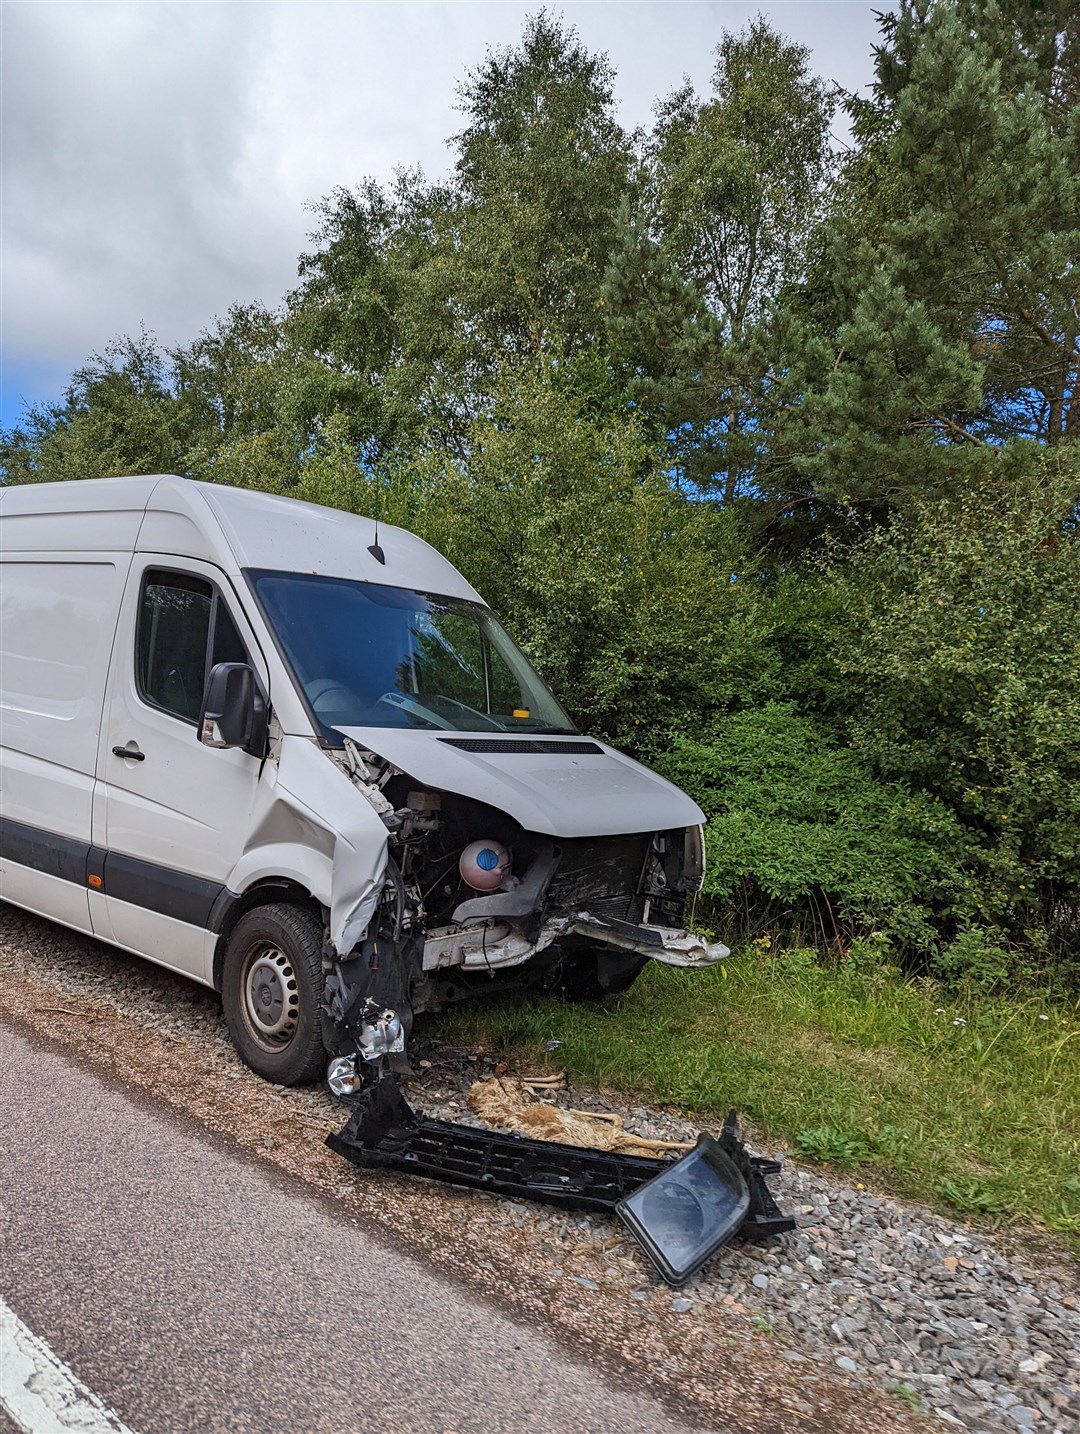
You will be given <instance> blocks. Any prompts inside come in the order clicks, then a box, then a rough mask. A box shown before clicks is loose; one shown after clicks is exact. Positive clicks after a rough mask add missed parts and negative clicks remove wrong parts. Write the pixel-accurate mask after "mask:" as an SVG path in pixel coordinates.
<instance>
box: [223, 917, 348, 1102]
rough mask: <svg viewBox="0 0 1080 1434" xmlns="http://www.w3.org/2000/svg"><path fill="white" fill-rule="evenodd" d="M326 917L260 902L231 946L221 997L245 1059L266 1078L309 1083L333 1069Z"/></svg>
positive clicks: (239, 924)
mask: <svg viewBox="0 0 1080 1434" xmlns="http://www.w3.org/2000/svg"><path fill="white" fill-rule="evenodd" d="M322 946H323V927H322V922H321V921H320V920H319V918H318V917H317V916H316V915H315V913H314V912H313V911H308V910H307V909H306V908H304V907H302V906H286V905H283V904H275V905H272V906H257V907H256V908H255V910H254V911H249V912H248V913H247V915H246V916H242V917H241V918H240V920H239V921H238V922H237V923H236V928H235V930H234V931H233V933H232V935H231V936H230V937H229V944H228V946H227V947H226V950H225V965H224V969H223V970H222V976H221V1003H222V1006H223V1007H224V1010H225V1020H226V1022H227V1024H228V1027H229V1035H230V1037H231V1038H232V1043H233V1045H234V1046H235V1047H236V1049H237V1052H238V1053H239V1055H240V1058H241V1060H242V1061H244V1063H245V1064H246V1065H249V1066H250V1067H251V1069H252V1070H253V1071H255V1072H256V1073H257V1074H258V1075H261V1076H262V1077H263V1078H264V1080H268V1081H273V1082H274V1083H275V1084H277V1085H302V1084H303V1083H304V1082H306V1081H313V1080H318V1079H319V1077H320V1076H322V1075H323V1074H324V1072H325V1069H326V1051H325V1049H324V1048H323V1042H322V1019H321V1015H320V1007H321V1005H322V994H323V973H322Z"/></svg>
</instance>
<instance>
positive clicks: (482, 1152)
mask: <svg viewBox="0 0 1080 1434" xmlns="http://www.w3.org/2000/svg"><path fill="white" fill-rule="evenodd" d="M326 1143H327V1145H329V1147H330V1149H331V1150H334V1151H336V1152H337V1154H339V1155H342V1156H344V1158H345V1159H346V1160H351V1161H352V1162H353V1163H354V1164H356V1165H360V1166H363V1167H364V1168H366V1169H376V1170H387V1169H389V1170H399V1171H404V1172H406V1173H407V1174H410V1175H423V1176H426V1177H427V1178H428V1179H430V1180H441V1181H445V1182H447V1183H449V1184H452V1185H463V1186H468V1187H471V1188H472V1189H475V1190H483V1191H487V1192H488V1193H489V1194H493V1195H501V1196H504V1197H509V1198H516V1199H522V1198H523V1199H528V1200H538V1201H541V1202H544V1203H546V1204H550V1205H558V1206H561V1207H563V1208H566V1209H579V1210H592V1211H595V1212H598V1213H600V1214H605V1215H615V1216H617V1217H618V1218H619V1219H620V1220H621V1221H622V1222H623V1224H624V1225H625V1226H626V1228H627V1230H628V1231H629V1233H630V1234H631V1235H632V1236H633V1237H634V1239H635V1240H636V1241H637V1242H638V1244H639V1245H640V1246H641V1248H642V1250H643V1251H644V1252H645V1254H646V1255H647V1256H648V1258H649V1259H650V1260H651V1261H652V1263H653V1265H654V1266H655V1267H656V1269H657V1271H658V1272H659V1274H660V1276H661V1277H662V1278H663V1279H664V1280H665V1281H666V1282H667V1283H668V1284H669V1285H673V1286H676V1287H677V1286H679V1285H683V1284H685V1283H686V1281H687V1280H688V1279H690V1278H691V1276H693V1275H694V1274H695V1273H696V1272H697V1271H698V1270H699V1269H700V1268H701V1267H702V1265H703V1264H705V1262H706V1261H707V1260H709V1259H710V1258H711V1257H712V1256H713V1255H715V1254H716V1253H717V1252H718V1251H719V1250H720V1249H721V1248H722V1247H723V1246H724V1245H726V1244H727V1243H728V1241H729V1240H731V1239H732V1238H734V1237H735V1236H736V1235H739V1236H741V1237H742V1238H744V1239H751V1240H763V1239H767V1238H768V1237H769V1236H771V1235H779V1234H782V1233H784V1232H786V1231H788V1230H792V1229H794V1228H795V1221H794V1220H793V1219H792V1218H791V1217H790V1216H787V1215H784V1214H782V1213H781V1211H780V1210H779V1209H778V1207H777V1205H776V1202H775V1201H774V1200H773V1197H772V1194H771V1192H770V1190H769V1188H768V1185H767V1184H766V1181H765V1177H766V1176H767V1175H772V1174H775V1173H776V1172H777V1171H778V1170H779V1169H780V1166H779V1164H778V1163H777V1162H776V1161H773V1160H765V1159H762V1158H761V1157H759V1156H756V1155H751V1154H750V1153H749V1152H748V1151H747V1149H746V1147H745V1146H744V1145H743V1143H742V1141H741V1139H740V1138H739V1130H738V1121H737V1119H736V1116H735V1112H734V1111H732V1112H731V1114H730V1115H729V1116H728V1119H727V1121H726V1122H725V1124H724V1127H723V1129H722V1130H721V1132H720V1134H719V1137H714V1136H712V1135H709V1134H705V1133H702V1134H701V1135H699V1137H698V1141H697V1144H696V1145H695V1146H694V1148H693V1150H691V1151H690V1152H689V1153H688V1154H686V1155H683V1156H682V1157H681V1158H680V1159H678V1160H674V1161H672V1160H655V1159H648V1158H645V1157H642V1156H636V1155H622V1154H615V1153H613V1152H611V1151H601V1150H586V1149H582V1148H580V1147H578V1146H573V1145H559V1144H556V1143H554V1142H552V1141H546V1140H531V1139H529V1138H527V1137H525V1136H521V1135H512V1134H504V1133H502V1132H499V1131H494V1130H483V1129H477V1128H475V1127H473V1126H467V1125H457V1124H453V1123H451V1122H449V1121H444V1120H431V1119H429V1118H428V1117H426V1116H424V1115H422V1114H420V1113H419V1112H417V1111H414V1110H413V1109H412V1107H411V1106H410V1105H409V1103H408V1102H407V1101H406V1099H405V1097H404V1096H403V1094H402V1093H401V1090H400V1088H399V1086H398V1083H397V1081H396V1080H395V1079H394V1078H393V1077H392V1076H385V1077H384V1078H383V1079H381V1080H378V1081H376V1082H375V1083H374V1084H373V1085H370V1086H368V1087H367V1088H366V1089H365V1090H363V1091H362V1092H361V1093H360V1095H359V1097H358V1098H357V1100H356V1101H355V1103H354V1105H353V1111H352V1114H351V1115H350V1117H349V1120H348V1122H347V1123H346V1125H345V1126H344V1128H343V1129H342V1130H341V1131H340V1132H339V1133H338V1134H337V1135H330V1136H328V1137H327V1141H326Z"/></svg>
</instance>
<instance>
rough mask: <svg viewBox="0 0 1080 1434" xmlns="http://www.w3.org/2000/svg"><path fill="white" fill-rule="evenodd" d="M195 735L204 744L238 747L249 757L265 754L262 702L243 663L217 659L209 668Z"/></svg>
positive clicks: (252, 678) (249, 670)
mask: <svg viewBox="0 0 1080 1434" xmlns="http://www.w3.org/2000/svg"><path fill="white" fill-rule="evenodd" d="M198 736H199V741H200V742H202V744H203V745H204V746H206V747H242V748H243V749H244V751H245V752H250V753H251V755H252V756H253V757H262V756H263V755H264V754H265V751H266V702H265V700H264V698H263V695H262V693H261V692H260V691H259V684H258V682H257V681H256V680H255V673H254V672H253V671H252V669H251V668H250V667H248V665H247V663H244V662H219V663H218V664H217V666H216V667H212V668H211V669H210V676H209V677H208V678H207V680H206V693H205V695H204V697H203V705H202V711H201V712H200V713H199V727H198Z"/></svg>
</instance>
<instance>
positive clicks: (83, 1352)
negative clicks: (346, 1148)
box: [0, 1027, 701, 1434]
mask: <svg viewBox="0 0 1080 1434" xmlns="http://www.w3.org/2000/svg"><path fill="white" fill-rule="evenodd" d="M0 1110H2V1112H3V1114H2V1117H0V1119H2V1126H0V1169H2V1175H0V1179H2V1185H0V1294H2V1295H3V1296H4V1298H6V1300H7V1302H8V1303H9V1305H10V1306H11V1307H12V1308H13V1309H14V1311H15V1313H16V1314H17V1315H18V1316H19V1317H20V1318H21V1319H22V1321H23V1322H24V1323H25V1324H26V1325H27V1326H29V1328H30V1329H31V1330H32V1331H33V1332H34V1333H35V1334H36V1335H38V1336H39V1337H40V1338H41V1339H43V1340H45V1341H46V1342H47V1343H48V1344H49V1345H50V1347H51V1348H52V1350H53V1352H54V1353H55V1354H56V1355H57V1356H59V1358H60V1359H61V1360H63V1361H64V1362H65V1363H66V1364H67V1365H68V1366H69V1367H70V1368H71V1369H72V1370H73V1371H74V1373H75V1374H76V1375H77V1376H78V1378H80V1379H81V1380H82V1381H83V1382H84V1383H85V1384H86V1385H87V1386H89V1388H90V1389H91V1390H92V1391H93V1392H94V1393H95V1394H96V1395H97V1396H98V1397H99V1398H100V1399H102V1400H103V1401H104V1402H105V1403H106V1404H107V1405H108V1406H110V1408H111V1409H113V1410H114V1411H115V1412H116V1413H117V1415H119V1417H120V1418H121V1419H122V1420H123V1421H124V1422H125V1423H126V1424H127V1425H128V1426H129V1427H130V1428H131V1429H132V1430H133V1431H136V1434H186V1431H199V1434H216V1431H221V1434H361V1431H363V1434H384V1431H385V1434H391V1431H393V1434H412V1431H416V1434H471V1431H476V1434H498V1431H503V1430H505V1431H513V1434H527V1431H533V1430H535V1431H537V1434H558V1431H562V1430H567V1431H570V1430H573V1431H582V1434H606V1431H612V1434H634V1431H643V1434H644V1431H649V1434H668V1431H672V1434H674V1431H688V1430H691V1429H700V1428H701V1426H700V1425H699V1424H695V1423H694V1422H692V1421H691V1422H687V1423H684V1422H681V1421H680V1418H679V1417H678V1416H677V1415H675V1414H673V1413H672V1411H671V1410H670V1409H669V1408H666V1407H665V1406H662V1405H660V1404H658V1403H657V1402H655V1401H654V1400H652V1399H651V1398H650V1397H649V1396H648V1394H647V1392H644V1391H642V1390H640V1389H638V1388H635V1387H634V1385H633V1383H632V1382H630V1381H622V1380H617V1379H616V1380H614V1381H613V1380H611V1379H609V1378H608V1377H607V1376H606V1375H605V1374H604V1373H602V1372H601V1371H599V1370H597V1369H595V1368H593V1367H590V1366H589V1365H587V1364H585V1363H584V1362H583V1361H579V1360H578V1359H576V1358H575V1357H574V1355H573V1353H572V1351H568V1350H567V1349H566V1348H565V1347H564V1346H562V1345H560V1344H558V1343H556V1342H555V1341H554V1340H553V1339H551V1338H550V1337H549V1336H548V1335H547V1334H546V1333H544V1332H543V1331H542V1330H538V1329H534V1328H532V1327H530V1326H528V1325H526V1324H524V1323H522V1322H520V1321H518V1320H517V1319H512V1318H510V1317H509V1316H508V1315H507V1314H505V1313H504V1312H503V1311H502V1310H501V1309H500V1308H498V1307H497V1306H495V1305H491V1304H487V1303H484V1302H481V1301H478V1300H477V1299H476V1298H475V1297H474V1296H472V1295H470V1294H469V1293H468V1292H467V1291H465V1290H464V1289H462V1288H459V1287H458V1286H456V1285H455V1284H453V1283H451V1282H449V1281H448V1280H446V1279H445V1278H443V1277H442V1276H440V1275H437V1274H435V1273H433V1272H432V1271H431V1270H430V1269H429V1268H427V1267H426V1266H425V1265H424V1264H423V1263H421V1262H419V1261H417V1260H414V1259H411V1258H410V1257H408V1256H407V1255H403V1254H402V1253H401V1251H400V1250H399V1249H397V1248H395V1247H394V1246H393V1245H391V1244H390V1243H389V1242H387V1241H386V1240H385V1239H382V1238H380V1236H379V1235H378V1234H377V1233H373V1232H371V1231H369V1230H366V1229H362V1228H360V1227H359V1226H358V1225H356V1224H354V1223H353V1222H351V1221H349V1220H346V1219H343V1218H342V1217H341V1216H339V1215H336V1214H335V1212H334V1211H333V1210H332V1209H330V1208H329V1207H328V1206H324V1205H323V1204H322V1203H321V1202H320V1201H319V1200H318V1198H317V1197H316V1196H314V1195H311V1194H308V1193H307V1192H306V1191H305V1190H304V1188H303V1187H302V1186H301V1185H300V1184H299V1183H298V1182H297V1183H293V1182H291V1181H287V1180H286V1179H284V1178H283V1177H279V1176H277V1175H276V1174H275V1173H274V1172H272V1171H268V1170H266V1169H265V1168H263V1167H261V1166H260V1165H258V1164H257V1163H249V1162H247V1161H245V1160H243V1159H240V1158H238V1157H237V1156H236V1155H234V1154H233V1153H232V1152H230V1151H229V1150H228V1149H225V1148H222V1147H221V1146H220V1145H218V1144H216V1143H214V1142H212V1141H211V1140H210V1139H208V1138H207V1137H206V1136H205V1134H203V1133H202V1132H201V1131H200V1130H199V1129H198V1128H197V1127H196V1126H194V1125H189V1124H187V1123H185V1122H183V1121H182V1120H180V1119H178V1118H177V1117H176V1116H175V1115H173V1114H172V1113H169V1112H164V1111H160V1110H158V1109H157V1108H155V1107H154V1106H152V1105H150V1104H149V1103H148V1102H147V1101H146V1100H145V1099H144V1098H141V1097H140V1098H138V1099H133V1098H131V1097H130V1096H129V1095H128V1094H126V1093H125V1092H124V1091H123V1090H122V1089H119V1088H117V1087H116V1086H114V1085H112V1084H109V1083H106V1082H105V1081H103V1080H102V1079H101V1078H100V1077H99V1076H97V1075H96V1074H94V1073H93V1072H91V1071H89V1070H87V1069H86V1068H84V1067H82V1066H81V1065H79V1064H75V1063H72V1062H71V1061H70V1060H68V1059H66V1058H65V1057H64V1056H63V1055H62V1054H58V1053H57V1052H56V1051H54V1050H52V1049H49V1048H45V1047H44V1046H39V1045H37V1044H36V1043H33V1042H32V1041H31V1040H28V1039H27V1038H26V1037H25V1036H23V1035H22V1034H16V1033H15V1032H13V1031H12V1030H11V1029H10V1028H2V1027H0ZM4 1427H5V1426H4V1421H3V1415H2V1413H0V1429H3V1428H4ZM34 1434H57V1431H53V1430H35V1431H34Z"/></svg>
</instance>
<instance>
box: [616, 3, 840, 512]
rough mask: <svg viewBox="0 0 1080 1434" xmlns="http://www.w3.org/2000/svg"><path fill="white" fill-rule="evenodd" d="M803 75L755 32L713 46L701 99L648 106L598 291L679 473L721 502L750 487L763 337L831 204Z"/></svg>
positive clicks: (825, 155)
mask: <svg viewBox="0 0 1080 1434" xmlns="http://www.w3.org/2000/svg"><path fill="white" fill-rule="evenodd" d="M807 63H808V51H807V50H806V49H805V48H803V47H802V46H800V45H795V44H792V43H791V42H790V41H788V40H786V39H784V38H783V37H782V36H780V35H778V34H777V33H776V32H775V31H773V30H771V29H770V28H769V27H768V25H766V23H765V22H764V21H763V20H757V21H754V22H753V23H752V24H751V25H750V26H749V28H748V29H747V30H745V31H744V32H743V33H741V34H739V35H731V34H728V35H725V36H724V38H723V39H722V40H721V41H720V44H719V45H718V46H717V51H716V66H715V69H714V73H713V86H712V95H711V97H710V98H709V99H707V100H703V101H699V100H698V98H697V96H696V95H695V93H694V91H693V89H692V88H691V87H690V86H689V85H685V86H683V88H681V89H679V90H677V91H676V92H675V93H674V94H673V95H671V96H669V98H668V99H667V100H665V101H664V102H663V103H661V104H660V105H659V106H658V110H657V121H656V126H655V129H654V131H653V133H652V136H651V137H650V139H649V142H648V145H647V146H646V168H645V177H644V182H643V193H644V197H643V202H642V205H641V207H640V210H639V212H638V213H636V214H635V213H633V212H631V210H630V209H629V207H624V211H623V243H622V246H621V248H620V250H619V252H618V254H617V256H616V258H615V260H614V262H613V265H612V269H611V272H610V274H609V279H608V287H607V291H606V298H607V300H608V305H609V309H610V314H611V325H612V329H613V332H614V333H615V335H616V336H617V338H618V339H619V341H620V342H621V343H622V345H623V347H624V351H625V352H626V354H627V356H628V358H629V361H630V362H631V363H632V364H633V365H634V367H635V369H636V372H637V377H638V382H637V385H636V391H637V392H638V394H639V395H640V396H641V397H642V398H643V399H644V401H645V403H646V406H647V408H648V409H649V410H650V411H652V412H654V413H655V414H656V415H657V417H658V420H659V422H660V423H661V425H662V427H663V428H664V430H665V431H666V432H667V434H668V436H669V441H670V444H671V450H672V456H673V458H674V459H675V461H676V462H677V463H678V465H679V468H680V471H681V472H682V473H683V474H684V475H685V476H686V478H687V479H689V481H690V482H692V483H693V484H694V485H695V486H697V487H698V488H700V489H701V490H703V491H706V492H718V493H719V495H720V496H721V498H722V499H723V501H724V502H725V503H730V502H731V501H732V500H733V499H735V498H736V497H739V496H743V495H745V494H748V493H753V492H756V491H757V490H758V487H759V483H758V475H757V471H756V470H757V467H758V462H759V458H760V449H761V436H762V434H761V423H760V418H759V409H760V404H761V401H762V394H761V387H762V376H763V365H764V355H763V353H762V352H761V348H760V342H759V328H760V326H761V324H762V322H763V320H764V319H765V317H766V316H767V314H768V311H769V308H770V306H771V305H772V304H773V303H774V302H776V300H777V299H778V297H779V296H780V295H781V294H782V292H783V291H784V289H785V287H786V286H787V285H789V284H792V283H794V282H796V281H798V280H799V279H801V278H802V276H803V273H804V270H805V267H806V263H807V257H808V251H809V246H810V244H811V243H812V239H813V235H814V231H815V227H816V225H817V223H818V222H819V220H820V218H821V214H822V210H823V206H824V204H825V199H826V194H827V188H828V181H829V174H830V168H831V163H830V154H829V146H828V129H829V121H830V118H831V114H832V100H831V97H830V92H829V90H828V88H827V87H826V86H825V85H824V84H822V82H821V81H820V80H818V79H815V78H813V77H812V76H811V75H810V74H809V73H808V70H807Z"/></svg>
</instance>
